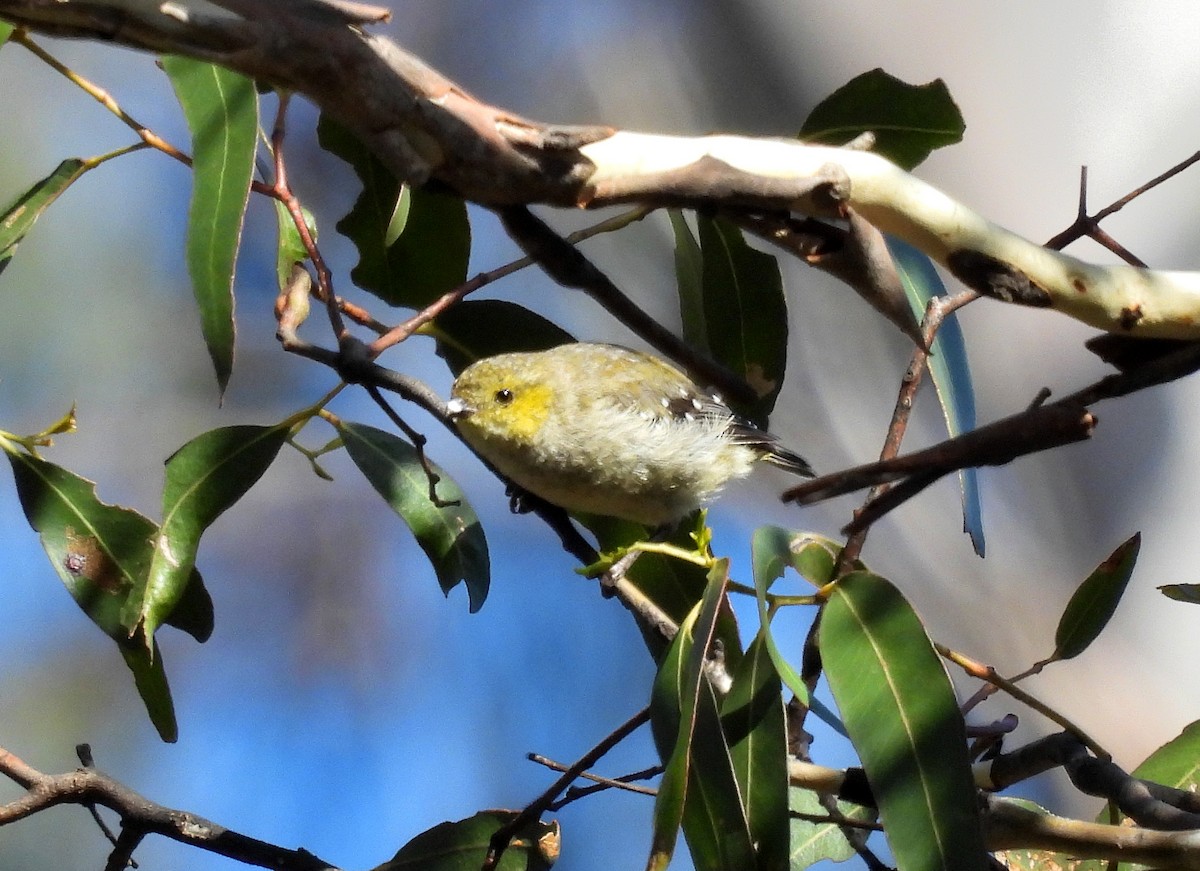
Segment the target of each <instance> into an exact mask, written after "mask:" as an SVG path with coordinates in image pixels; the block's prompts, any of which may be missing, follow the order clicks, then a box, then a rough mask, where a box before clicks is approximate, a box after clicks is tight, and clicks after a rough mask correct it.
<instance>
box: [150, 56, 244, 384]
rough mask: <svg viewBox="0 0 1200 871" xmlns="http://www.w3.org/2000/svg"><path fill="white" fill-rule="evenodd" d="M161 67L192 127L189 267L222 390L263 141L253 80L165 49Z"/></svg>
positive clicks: (230, 368)
mask: <svg viewBox="0 0 1200 871" xmlns="http://www.w3.org/2000/svg"><path fill="white" fill-rule="evenodd" d="M163 70H164V71H165V72H166V74H167V76H168V78H170V80H171V85H172V87H173V88H174V89H175V96H176V98H177V99H178V100H179V105H180V106H181V107H182V108H183V114H184V117H185V118H186V119H187V125H188V129H189V130H190V131H191V134H192V167H193V181H192V202H191V206H190V208H189V209H188V231H187V267H188V274H189V276H191V279H192V291H193V293H194V294H195V296H196V303H197V305H198V306H199V308H200V325H201V330H202V332H203V333H204V342H205V345H206V346H207V348H208V354H209V356H210V357H211V358H212V362H213V367H214V369H215V370H216V374H217V385H218V387H219V388H220V390H221V392H222V393H224V392H225V387H226V385H228V384H229V376H230V374H231V373H232V372H233V345H234V320H233V271H234V265H235V263H236V261H237V253H238V246H239V245H240V244H241V239H242V222H243V219H244V217H245V214H246V204H247V202H248V200H249V196H250V181H251V178H252V177H253V173H254V154H255V150H256V149H257V146H258V94H257V93H256V92H255V90H254V83H253V82H252V81H251V80H250V79H248V78H246V77H245V76H241V75H239V74H237V73H235V72H232V71H230V70H227V69H225V68H224V67H219V66H216V65H214V64H209V63H204V62H202V61H196V60H192V59H190V58H184V57H176V56H167V57H164V58H163Z"/></svg>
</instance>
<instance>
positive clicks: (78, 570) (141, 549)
mask: <svg viewBox="0 0 1200 871" xmlns="http://www.w3.org/2000/svg"><path fill="white" fill-rule="evenodd" d="M9 462H10V463H11V464H12V469H13V475H14V477H15V479H16V484H17V496H18V498H19V499H20V501H21V507H22V509H23V510H24V512H25V517H26V518H27V519H28V520H29V525H30V526H32V527H33V529H34V531H35V532H37V533H38V535H39V536H40V538H41V542H42V547H43V548H44V549H45V551H46V555H47V556H48V557H49V558H50V564H51V565H53V566H54V571H55V572H56V573H57V574H58V576H59V578H60V579H61V580H62V582H63V585H64V586H65V587H66V588H67V591H68V592H69V593H70V594H71V597H72V598H73V599H75V601H76V603H78V605H79V607H81V608H82V609H83V611H84V613H86V614H87V615H88V617H90V618H91V619H92V622H94V623H95V624H96V625H97V626H99V627H100V629H101V630H103V631H104V633H105V634H106V635H108V636H109V637H110V638H112V639H114V640H115V641H117V642H119V643H121V644H128V643H129V641H130V639H131V637H133V636H134V635H135V634H136V632H137V628H138V627H137V622H136V620H129V619H126V615H127V614H128V608H129V606H130V603H131V602H137V601H140V600H141V597H142V595H143V594H144V590H145V586H146V578H147V574H148V572H149V567H150V560H151V553H152V547H153V545H152V542H153V540H154V537H155V535H156V534H157V532H158V527H157V526H156V525H155V524H154V522H153V521H151V520H150V519H149V518H148V517H145V516H144V515H142V514H139V513H138V512H136V511H134V510H132V509H130V508H123V507H121V506H119V505H109V504H107V503H104V502H101V501H100V500H99V499H98V498H97V496H96V485H95V484H94V483H93V482H91V481H88V480H86V479H84V478H81V477H79V476H78V475H76V474H75V473H74V472H70V471H68V470H66V469H64V468H62V467H61V466H57V465H55V464H54V463H50V462H47V461H46V460H42V459H39V458H37V457H33V456H30V455H28V454H23V453H18V452H14V453H10V454H9ZM181 604H182V607H181V609H180V610H179V613H178V614H176V613H172V614H171V615H169V617H168V619H167V622H168V623H170V624H171V625H174V626H176V627H178V628H180V629H183V630H184V631H185V632H188V633H189V634H190V635H192V636H193V637H195V638H196V640H197V641H205V640H207V639H208V637H209V636H210V635H211V634H212V629H213V606H212V599H211V598H209V595H208V591H207V590H205V588H204V582H203V580H202V579H201V577H200V573H199V572H197V571H195V569H193V570H192V571H191V572H189V573H188V576H187V584H186V585H185V589H184V592H183V599H182V600H181Z"/></svg>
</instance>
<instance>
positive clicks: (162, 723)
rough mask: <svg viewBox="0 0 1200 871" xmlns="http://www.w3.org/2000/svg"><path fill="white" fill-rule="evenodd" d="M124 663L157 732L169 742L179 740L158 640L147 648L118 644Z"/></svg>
mask: <svg viewBox="0 0 1200 871" xmlns="http://www.w3.org/2000/svg"><path fill="white" fill-rule="evenodd" d="M119 646H120V649H121V655H122V656H123V657H125V664H126V665H127V666H129V670H130V671H131V672H133V683H134V686H136V687H137V691H138V695H139V696H140V697H141V699H142V703H143V704H145V706H146V713H148V714H149V715H150V722H151V723H153V724H154V728H155V729H156V730H158V735H159V737H160V738H162V739H163V740H164V741H166V742H167V743H168V744H174V743H175V742H176V741H178V740H179V723H178V721H177V720H176V719H175V703H174V702H173V701H172V700H171V687H170V685H169V684H168V683H167V671H166V667H165V666H164V665H163V660H162V653H161V652H160V651H159V649H158V642H157V641H153V642H152V643H151V646H150V647H148V648H147V647H144V646H143V645H140V644H137V645H130V644H122V645H119Z"/></svg>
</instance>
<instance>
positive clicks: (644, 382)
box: [448, 342, 813, 527]
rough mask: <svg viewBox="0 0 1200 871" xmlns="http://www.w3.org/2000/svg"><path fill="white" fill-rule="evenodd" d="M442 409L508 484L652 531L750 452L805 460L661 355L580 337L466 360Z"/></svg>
mask: <svg viewBox="0 0 1200 871" xmlns="http://www.w3.org/2000/svg"><path fill="white" fill-rule="evenodd" d="M451 397H452V398H451V400H450V402H449V404H448V410H449V413H450V417H451V419H452V420H453V421H454V422H455V424H456V425H457V427H458V430H459V432H460V433H461V434H462V437H463V438H464V439H465V440H466V442H467V443H468V444H469V445H470V446H471V447H473V448H474V449H475V450H476V451H477V452H478V453H479V454H480V455H481V456H482V457H483V458H484V459H486V460H487V461H488V462H490V463H491V464H492V465H493V466H495V467H496V469H498V470H499V471H500V472H501V473H502V474H503V475H505V476H506V477H507V478H509V479H510V480H511V481H512V482H513V483H514V484H516V485H517V486H519V487H521V488H523V489H525V490H527V491H529V492H530V493H532V494H534V495H535V496H539V497H541V498H542V499H545V500H546V501H547V502H551V503H553V504H555V505H558V506H560V507H561V508H565V509H566V510H567V511H572V512H582V513H587V514H602V515H606V516H610V517H618V518H623V519H625V520H632V521H636V522H638V523H643V524H646V525H648V526H654V527H660V526H664V525H666V524H669V523H673V522H675V521H677V520H679V519H680V518H681V517H683V516H685V515H687V514H689V513H690V512H692V511H693V510H695V509H696V508H699V507H700V506H701V505H704V504H706V503H707V502H708V501H709V500H711V499H712V498H713V497H714V496H716V494H717V493H718V492H720V490H721V488H722V487H724V486H725V484H726V483H727V482H729V481H731V480H733V479H735V478H741V477H743V476H745V475H748V474H749V473H750V471H751V469H752V468H753V467H754V465H755V464H756V463H757V462H758V461H759V460H765V461H766V462H768V463H771V464H773V465H776V466H779V467H781V468H784V469H787V470H788V471H790V472H794V473H796V474H798V475H804V476H807V477H811V476H812V474H813V472H812V469H811V468H810V467H809V465H808V463H807V462H805V460H804V459H803V458H802V457H800V456H799V455H798V454H795V453H793V452H792V451H789V450H788V449H787V448H784V447H783V446H782V445H780V444H779V441H778V439H776V438H775V436H773V435H770V434H769V433H766V432H763V431H762V430H760V429H758V428H757V427H755V426H754V425H753V424H751V423H750V422H749V421H746V420H744V419H742V418H740V417H738V416H737V415H736V414H735V413H734V412H733V411H732V410H730V408H729V406H727V405H726V404H725V403H724V401H722V399H721V398H720V397H719V396H717V395H716V394H715V393H713V392H712V391H710V390H704V389H702V388H700V387H698V386H697V385H696V384H694V383H693V382H692V380H691V379H690V378H688V376H687V375H685V374H684V373H683V372H681V371H679V370H678V369H676V368H675V367H674V366H672V365H671V364H669V363H666V362H665V361H663V360H660V359H658V358H657V357H652V356H650V355H649V354H643V353H641V352H639V351H632V350H630V349H628V348H622V347H620V346H618V345H605V344H596V343H587V342H578V343H574V344H567V345H560V346H558V347H556V348H551V349H550V350H548V351H537V352H531V353H515V354H499V355H497V356H495V357H487V358H485V359H483V360H479V361H478V362H476V363H473V364H472V365H470V366H468V367H467V368H466V369H464V370H463V372H462V374H461V375H459V376H458V378H457V380H455V382H454V385H453V387H452V388H451Z"/></svg>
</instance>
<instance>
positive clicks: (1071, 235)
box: [1046, 151, 1200, 266]
mask: <svg viewBox="0 0 1200 871" xmlns="http://www.w3.org/2000/svg"><path fill="white" fill-rule="evenodd" d="M1197 161H1200V151H1197V152H1196V153H1195V154H1193V155H1192V156H1191V157H1188V158H1186V159H1185V160H1181V161H1180V162H1179V163H1177V164H1175V166H1173V167H1171V168H1170V169H1168V170H1167V171H1166V172H1164V173H1162V174H1161V175H1158V176H1156V177H1154V178H1152V179H1150V181H1148V182H1146V183H1145V184H1144V185H1141V186H1140V187H1137V188H1134V189H1133V190H1132V191H1130V192H1129V193H1127V194H1126V195H1125V196H1123V197H1121V198H1120V199H1118V200H1115V201H1114V202H1112V203H1110V204H1109V205H1107V206H1105V207H1104V208H1103V209H1101V210H1100V211H1098V212H1096V214H1094V215H1088V213H1087V167H1086V166H1084V167H1080V172H1079V210H1078V212H1077V213H1076V216H1075V220H1074V222H1073V223H1072V224H1071V226H1069V227H1067V228H1066V229H1065V230H1063V231H1062V232H1060V233H1057V234H1055V235H1054V236H1053V237H1051V238H1050V240H1049V241H1047V242H1046V247H1047V248H1053V249H1054V250H1055V251H1059V250H1061V249H1063V248H1065V247H1066V246H1067V245H1070V244H1071V243H1072V242H1074V241H1076V240H1077V239H1081V238H1083V237H1084V236H1089V237H1091V238H1092V239H1095V240H1096V241H1097V242H1100V244H1102V245H1105V246H1106V247H1109V246H1108V242H1106V241H1105V240H1109V241H1111V242H1112V243H1113V245H1116V242H1115V240H1112V238H1111V237H1110V236H1109V235H1108V234H1107V233H1105V232H1104V231H1103V230H1101V229H1100V222H1101V221H1103V220H1104V219H1105V218H1107V217H1109V216H1111V215H1114V214H1116V213H1117V212H1119V211H1121V209H1123V208H1125V206H1127V205H1129V204H1130V203H1131V202H1133V201H1134V200H1135V199H1137V198H1138V197H1140V196H1141V195H1142V194H1144V193H1146V192H1147V191H1149V190H1152V189H1153V188H1156V187H1158V186H1159V185H1160V184H1162V183H1163V182H1165V181H1167V180H1169V179H1171V178H1174V177H1175V176H1176V175H1178V174H1179V173H1181V172H1183V171H1184V170H1185V169H1187V168H1188V167H1189V166H1191V165H1192V164H1194V163H1196V162H1197ZM1109 250H1112V251H1113V253H1115V254H1117V256H1119V257H1122V258H1123V259H1125V260H1126V262H1128V263H1133V264H1134V265H1135V266H1145V265H1146V264H1144V263H1142V261H1140V260H1138V259H1137V258H1136V257H1134V256H1133V255H1132V254H1129V252H1127V251H1125V249H1124V248H1123V247H1120V246H1119V245H1117V247H1116V248H1112V247H1110V248H1109Z"/></svg>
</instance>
